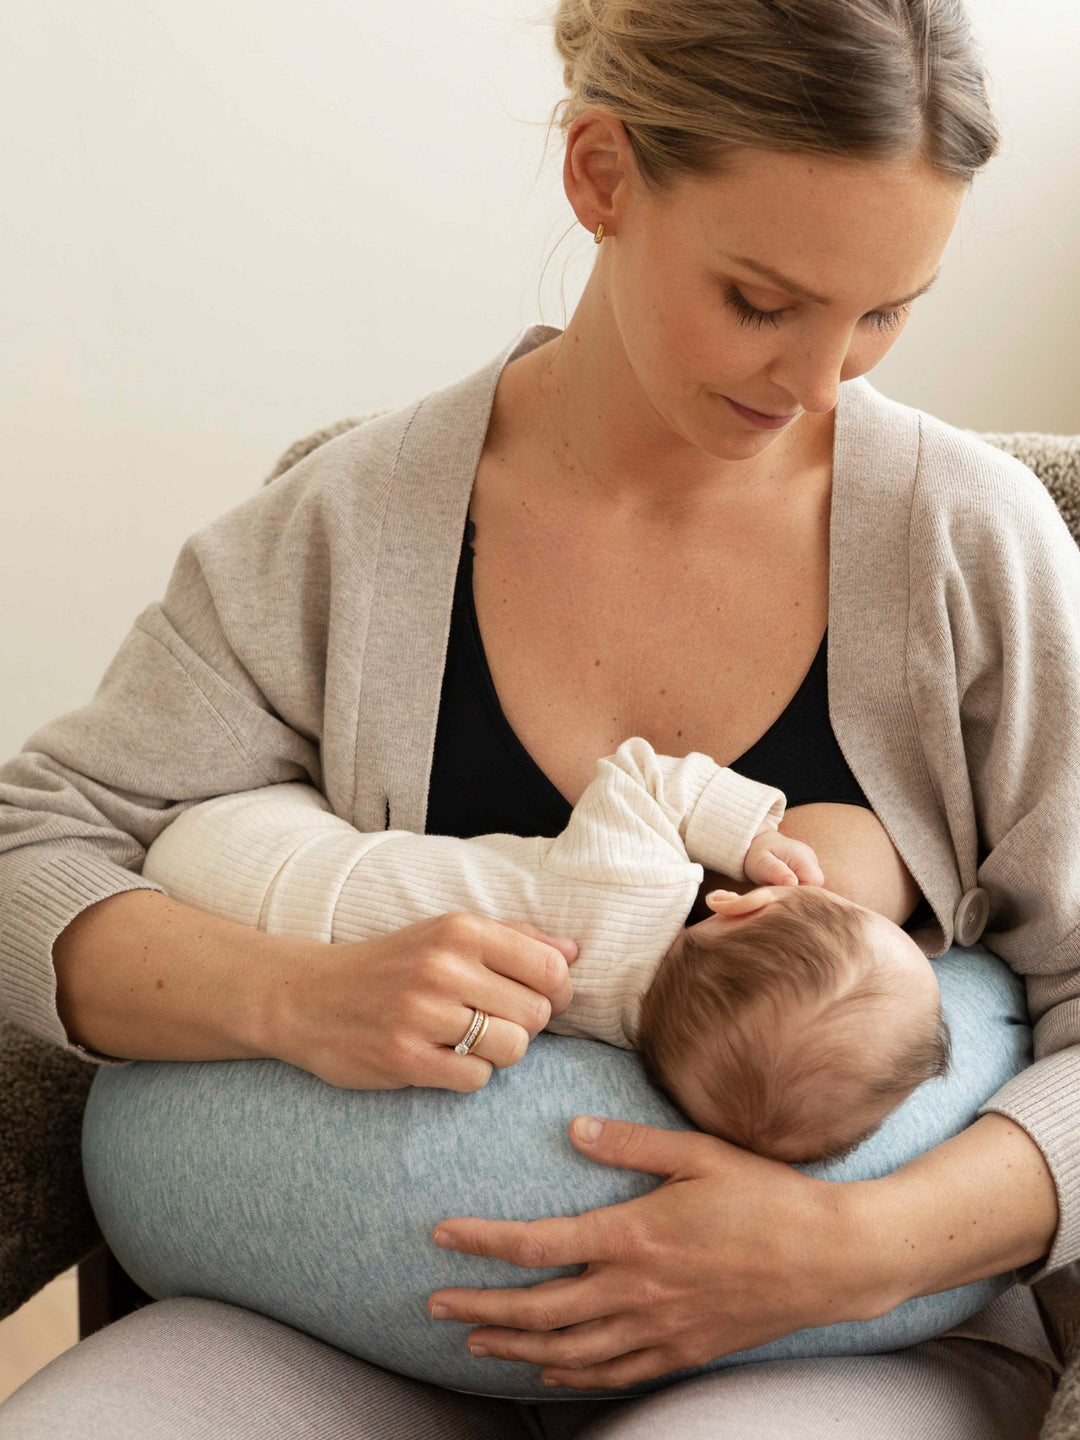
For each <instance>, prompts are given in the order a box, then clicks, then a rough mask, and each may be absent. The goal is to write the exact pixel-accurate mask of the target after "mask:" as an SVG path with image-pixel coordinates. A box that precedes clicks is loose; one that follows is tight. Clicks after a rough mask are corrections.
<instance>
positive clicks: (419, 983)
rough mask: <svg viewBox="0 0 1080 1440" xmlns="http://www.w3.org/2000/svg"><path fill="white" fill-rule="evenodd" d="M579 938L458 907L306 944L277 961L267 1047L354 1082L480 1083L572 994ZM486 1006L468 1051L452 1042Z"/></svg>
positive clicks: (334, 1079)
mask: <svg viewBox="0 0 1080 1440" xmlns="http://www.w3.org/2000/svg"><path fill="white" fill-rule="evenodd" d="M577 954H578V947H577V943H576V942H575V941H573V940H568V939H560V938H557V937H554V936H550V935H546V934H545V933H544V932H543V931H542V930H538V929H537V928H536V927H535V926H534V925H530V924H528V923H526V922H524V921H522V922H518V921H500V920H488V919H485V918H483V917H481V916H478V915H469V914H464V913H459V912H453V913H450V914H447V915H437V916H433V917H431V918H430V919H427V920H420V921H418V922H417V923H416V924H415V925H408V926H406V927H405V928H404V929H402V930H395V931H394V932H392V933H391V934H389V935H382V936H379V937H378V938H376V939H374V940H363V941H357V942H350V943H345V944H333V945H318V946H317V947H316V946H314V945H305V947H304V952H303V955H302V956H301V957H297V956H296V955H295V954H293V955H291V956H290V955H289V954H288V953H287V952H285V953H283V955H282V964H281V967H280V969H279V970H278V975H277V984H278V996H277V998H278V1003H277V1005H276V1007H275V1010H274V1016H273V1022H272V1024H273V1034H272V1036H271V1038H270V1041H269V1043H268V1045H267V1049H268V1051H269V1053H270V1054H271V1055H272V1056H273V1057H274V1058H275V1059H279V1060H284V1061H286V1062H287V1063H288V1064H290V1065H296V1066H297V1067H298V1068H299V1069H301V1070H307V1071H308V1072H309V1073H310V1074H312V1075H316V1076H318V1078H319V1079H320V1080H325V1081H326V1082H327V1084H329V1085H336V1086H338V1087H340V1088H342V1089H346V1090H400V1089H404V1088H405V1087H406V1086H408V1085H425V1086H433V1087H435V1088H439V1089H444V1090H460V1091H469V1090H479V1089H481V1088H482V1087H483V1086H484V1085H486V1084H487V1082H488V1080H489V1079H490V1077H491V1072H492V1070H493V1069H504V1068H505V1067H507V1066H509V1065H516V1064H517V1062H518V1061H519V1060H520V1059H521V1058H522V1056H523V1055H524V1054H525V1052H526V1050H527V1049H528V1046H529V1042H530V1040H532V1039H533V1037H534V1036H535V1035H537V1034H538V1033H539V1032H540V1031H541V1030H542V1029H543V1028H544V1026H545V1025H546V1024H547V1023H548V1021H549V1020H550V1018H551V1017H552V1015H559V1014H561V1013H562V1011H563V1010H565V1009H566V1007H567V1005H569V1003H570V997H571V995H572V993H573V986H572V984H571V981H570V973H569V969H568V965H569V964H572V963H573V961H574V960H575V959H576V958H577ZM474 1008H476V1009H480V1010H485V1011H487V1012H488V1014H489V1016H490V1020H489V1023H488V1027H487V1031H486V1032H485V1034H484V1038H483V1040H482V1041H481V1042H480V1044H479V1045H477V1046H476V1047H475V1048H474V1049H473V1051H472V1052H471V1054H469V1055H458V1054H456V1053H455V1051H454V1046H455V1045H456V1044H457V1043H458V1042H459V1041H460V1040H461V1039H462V1038H463V1037H464V1035H465V1033H466V1031H467V1030H468V1028H469V1025H470V1023H471V1021H472V1018H473V1009H474Z"/></svg>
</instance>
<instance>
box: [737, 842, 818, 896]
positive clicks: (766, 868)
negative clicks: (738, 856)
mask: <svg viewBox="0 0 1080 1440" xmlns="http://www.w3.org/2000/svg"><path fill="white" fill-rule="evenodd" d="M743 872H744V873H745V875H746V878H747V879H748V880H753V881H754V883H755V884H756V885H824V884H825V874H824V871H823V870H822V868H821V866H820V865H819V864H818V861H817V856H816V855H815V854H814V852H813V850H811V849H810V846H809V845H806V844H804V842H803V841H802V840H793V839H792V838H791V836H790V835H781V833H780V831H779V830H772V829H769V830H762V831H761V832H760V834H758V835H755V836H754V838H753V840H751V841H750V845H749V848H748V849H747V852H746V859H745V860H744V861H743Z"/></svg>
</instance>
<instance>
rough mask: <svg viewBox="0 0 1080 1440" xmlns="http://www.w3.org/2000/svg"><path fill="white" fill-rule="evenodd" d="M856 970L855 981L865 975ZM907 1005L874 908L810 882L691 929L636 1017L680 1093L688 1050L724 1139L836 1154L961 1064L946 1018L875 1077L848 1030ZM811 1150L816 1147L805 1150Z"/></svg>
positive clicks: (880, 1060)
mask: <svg viewBox="0 0 1080 1440" xmlns="http://www.w3.org/2000/svg"><path fill="white" fill-rule="evenodd" d="M853 977H854V978H853ZM890 1001H891V1002H892V1003H894V1004H902V1003H903V997H902V996H898V995H897V993H896V988H895V985H890V983H889V980H888V978H887V976H886V974H885V973H884V972H883V971H882V969H881V967H880V966H879V965H878V964H877V963H876V962H875V958H874V954H873V950H872V945H871V932H870V929H869V926H868V923H867V917H866V916H865V915H864V914H863V913H862V912H861V911H859V910H857V909H854V908H853V907H851V906H848V905H842V904H839V903H838V902H836V901H835V900H832V899H831V898H830V897H829V895H828V893H827V892H826V891H823V890H820V889H817V888H815V887H811V886H805V887H804V886H800V887H799V888H798V890H793V891H792V892H791V894H790V896H789V897H788V898H787V899H786V900H784V901H775V902H774V903H772V904H770V905H768V906H766V907H765V908H764V909H763V910H761V911H760V912H759V913H758V914H756V915H753V916H751V917H749V918H748V919H747V920H746V921H745V922H742V923H739V924H737V925H732V926H731V927H730V929H728V928H723V927H721V926H716V925H709V926H706V927H704V928H699V927H696V926H695V927H690V928H688V929H686V930H684V931H683V933H682V935H681V936H679V937H678V938H677V940H676V942H675V944H674V945H673V946H672V947H671V949H670V950H669V951H668V954H667V956H666V957H665V959H664V961H663V963H662V964H661V965H660V967H659V969H658V970H657V972H656V975H655V976H654V978H653V982H652V984H651V985H650V987H649V989H648V991H647V992H646V994H645V996H644V999H643V1000H642V1003H641V1008H640V1011H639V1014H638V1024H637V1035H636V1041H635V1043H636V1045H637V1048H638V1051H639V1053H640V1056H641V1061H642V1065H643V1066H644V1069H645V1073H646V1075H647V1076H648V1078H649V1079H650V1080H651V1081H652V1083H653V1084H654V1085H657V1086H659V1087H660V1088H662V1089H665V1090H667V1091H668V1092H669V1093H670V1094H672V1095H673V1097H674V1098H675V1099H676V1101H678V1093H677V1086H676V1085H675V1083H674V1081H673V1072H674V1071H675V1069H676V1066H677V1064H678V1062H679V1061H680V1060H684V1059H685V1058H686V1057H687V1056H688V1055H691V1056H693V1057H695V1059H696V1060H697V1061H698V1062H699V1063H698V1064H697V1067H696V1075H697V1079H698V1081H699V1083H700V1085H701V1087H702V1090H703V1092H704V1094H705V1096H706V1098H707V1100H708V1103H709V1105H710V1107H711V1110H712V1113H713V1114H715V1115H717V1116H720V1117H723V1125H722V1129H721V1128H718V1129H717V1132H716V1133H718V1134H719V1133H722V1134H723V1136H724V1138H725V1139H727V1140H730V1141H732V1142H733V1143H734V1144H736V1145H742V1146H743V1147H744V1148H746V1149H750V1150H756V1151H758V1152H759V1153H762V1154H769V1153H772V1152H773V1151H774V1149H775V1147H777V1146H778V1145H783V1146H784V1147H785V1151H788V1150H792V1151H793V1153H790V1154H788V1153H785V1155H784V1157H783V1158H786V1159H792V1160H798V1159H826V1158H838V1157H840V1156H842V1155H845V1154H848V1153H850V1151H851V1150H853V1149H854V1148H855V1147H856V1145H858V1144H860V1143H861V1142H862V1141H863V1140H864V1139H866V1138H867V1137H868V1135H870V1134H871V1133H873V1130H874V1129H876V1128H877V1125H878V1124H880V1121H881V1118H883V1115H881V1114H880V1113H879V1114H878V1119H877V1121H876V1123H875V1124H874V1125H873V1126H871V1127H870V1129H863V1130H861V1131H859V1132H857V1133H856V1132H855V1131H853V1129H852V1125H851V1124H850V1123H849V1124H847V1125H845V1123H844V1117H845V1114H846V1113H848V1112H850V1113H852V1114H854V1115H855V1116H856V1118H857V1119H858V1118H860V1117H861V1120H862V1121H863V1123H865V1116H866V1110H865V1109H864V1108H861V1107H869V1108H872V1109H874V1110H875V1111H877V1112H881V1111H882V1109H883V1108H884V1109H886V1110H887V1109H892V1108H895V1106H896V1105H898V1104H900V1102H901V1101H902V1100H904V1099H906V1098H907V1096H908V1095H909V1094H910V1093H911V1092H912V1090H914V1089H915V1088H916V1087H917V1086H918V1085H921V1084H922V1083H923V1082H924V1081H926V1080H930V1079H933V1078H935V1077H937V1076H941V1075H944V1074H945V1073H946V1072H947V1070H948V1066H949V1052H950V1039H949V1031H948V1026H947V1025H946V1023H945V1021H944V1019H943V1017H942V1016H941V1013H940V1009H939V1010H938V1012H937V1015H936V1017H935V1025H934V1028H933V1029H932V1030H931V1029H928V1028H927V1027H926V1026H923V1027H922V1028H921V1029H920V1030H919V1032H918V1033H917V1034H916V1035H914V1036H913V1037H912V1038H910V1039H909V1040H908V1042H907V1043H906V1044H904V1045H903V1046H901V1047H900V1048H899V1049H898V1050H897V1051H896V1053H894V1054H892V1055H890V1056H881V1057H875V1063H874V1066H873V1067H871V1071H870V1072H869V1073H868V1072H867V1070H866V1069H865V1067H864V1065H862V1064H860V1062H859V1060H858V1054H859V1050H858V1047H857V1046H855V1047H853V1046H852V1045H851V1043H850V1037H851V1035H852V1033H853V1030H854V1028H855V1027H857V1025H858V1023H859V1020H860V1017H861V1016H863V1015H864V1014H865V1013H866V1011H867V1010H868V1009H870V1008H872V1007H873V1006H874V1005H876V1004H881V1003H883V1002H884V1003H888V1002H890ZM803 1152H805V1153H803Z"/></svg>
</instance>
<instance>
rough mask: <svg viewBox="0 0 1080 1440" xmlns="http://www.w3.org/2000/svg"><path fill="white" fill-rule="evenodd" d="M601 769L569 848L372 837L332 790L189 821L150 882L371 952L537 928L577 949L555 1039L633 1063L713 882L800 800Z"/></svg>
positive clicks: (536, 840)
mask: <svg viewBox="0 0 1080 1440" xmlns="http://www.w3.org/2000/svg"><path fill="white" fill-rule="evenodd" d="M596 768H597V773H596V776H595V778H594V779H593V780H592V781H591V782H590V784H589V785H588V786H587V787H586V789H585V791H584V793H583V794H582V796H581V799H580V800H579V801H578V803H577V804H576V805H575V806H574V809H573V811H572V813H571V816H570V820H569V823H568V824H567V826H566V829H565V830H563V832H562V833H561V834H560V835H557V836H555V838H554V839H548V838H546V837H537V836H531V837H521V836H518V835H477V836H475V837H474V838H472V839H469V840H460V839H457V838H456V837H454V836H449V835H415V834H413V833H411V832H410V831H407V830H379V831H375V832H374V833H362V832H361V831H359V830H356V829H354V828H353V826H351V825H350V824H348V822H347V821H345V820H342V819H341V818H340V817H338V816H337V815H335V814H334V813H333V812H332V811H331V809H330V806H329V803H328V802H327V801H326V800H325V799H324V797H323V796H322V795H321V794H320V793H319V791H318V790H316V789H314V788H313V787H311V786H308V785H300V784H294V783H286V784H282V785H267V786H264V787H263V788H262V789H258V790H251V791H247V792H243V793H240V794H235V795H223V796H221V797H219V798H217V799H214V800H207V801H204V802H203V803H202V804H199V805H196V806H193V807H192V808H191V809H189V810H186V811H185V812H184V813H183V814H182V815H181V816H180V817H179V819H177V820H175V821H174V822H173V824H171V825H170V826H168V828H167V829H165V830H164V831H162V833H161V835H160V836H159V837H158V838H157V840H155V841H154V843H153V844H152V845H151V846H150V849H149V851H148V853H147V856H146V863H145V865H144V866H143V874H144V875H145V876H146V877H147V878H148V879H150V880H154V881H156V882H157V884H159V885H162V886H164V887H165V889H166V890H167V891H168V893H169V894H170V895H171V896H172V897H173V898H174V899H175V900H180V901H182V902H183V903H184V904H187V905H194V906H196V907H197V908H199V909H200V910H207V911H209V912H210V913H211V914H214V915H219V916H222V917H223V918H225V919H227V920H235V921H237V922H239V923H240V924H244V925H253V926H257V927H258V928H259V929H260V930H264V931H266V932H267V933H269V934H271V935H293V936H297V937H302V938H305V939H310V940H323V941H327V942H331V941H333V942H338V943H340V942H343V941H355V940H371V939H374V938H375V937H376V936H378V935H385V934H387V933H388V932H390V931H393V930H400V929H402V928H403V927H405V926H406V925H412V924H414V923H415V922H416V921H418V920H423V919H425V918H427V917H428V916H431V915H442V914H445V913H447V912H449V911H467V912H469V913H471V914H474V915H483V916H486V917H487V918H489V919H494V920H524V921H528V922H529V923H530V924H533V925H536V926H537V927H538V928H540V929H542V930H544V931H546V932H547V933H548V934H550V935H554V936H568V937H570V938H571V939H573V940H576V941H577V942H578V946H579V955H578V958H577V960H576V962H575V963H574V965H573V966H572V967H571V972H570V973H571V978H572V979H573V982H574V997H573V1000H572V1001H571V1003H570V1006H569V1008H568V1009H567V1010H565V1011H564V1012H563V1013H562V1015H559V1016H557V1017H553V1018H552V1020H551V1022H550V1023H549V1025H548V1027H547V1028H548V1029H549V1030H554V1031H556V1032H557V1033H558V1034H560V1035H579V1036H586V1037H590V1038H593V1039H596V1040H606V1041H607V1042H608V1043H609V1044H612V1045H619V1046H622V1047H623V1048H624V1049H632V1048H633V1046H632V1043H631V1039H630V1037H631V1036H632V1034H633V1033H634V1026H635V1023H636V1019H637V1011H638V1006H639V1004H640V1001H641V998H642V996H643V995H644V994H645V991H646V990H647V989H648V988H649V984H650V983H651V981H652V978H653V975H654V974H655V973H656V968H657V966H658V965H659V963H660V961H661V960H662V959H663V957H664V955H665V954H666V953H667V951H668V950H669V948H670V947H671V945H672V943H673V942H674V940H675V938H676V937H677V935H678V934H679V932H680V930H681V929H682V928H683V925H684V922H685V920H686V917H687V915H688V914H689V913H690V911H691V909H692V908H693V905H694V902H695V901H696V899H697V894H698V890H699V888H700V886H701V882H702V880H703V878H704V869H703V867H705V868H707V869H710V870H718V871H720V872H721V873H723V874H725V875H730V876H731V877H732V878H733V879H735V880H741V879H743V878H744V872H743V860H744V857H745V855H746V850H747V847H748V845H749V844H750V841H751V840H752V839H753V838H754V836H755V835H756V834H757V833H758V832H759V831H760V830H762V829H763V828H766V827H769V828H773V829H775V827H776V826H777V825H778V824H779V822H780V820H781V819H782V818H783V814H784V806H785V803H786V802H785V797H784V795H783V794H782V792H781V791H779V790H776V789H774V788H773V787H772V786H769V785H762V784H759V783H758V782H757V781H756V780H749V779H747V778H746V777H745V776H743V775H739V774H738V773H737V772H736V771H734V770H729V769H725V768H723V767H721V766H720V765H717V763H716V762H715V761H714V760H712V759H710V758H709V756H708V755H702V754H699V753H697V752H695V753H693V754H690V755H687V756H685V757H684V758H682V759H676V758H673V757H672V756H670V755H657V754H656V752H655V751H654V750H653V748H652V746H651V745H650V744H649V743H648V742H647V741H646V740H643V739H642V738H641V737H640V736H633V737H631V738H630V739H629V740H624V741H623V743H622V744H621V745H620V746H619V748H618V750H616V752H615V754H614V755H609V756H607V757H605V758H604V759H602V760H599V761H597V767H596ZM691 857H692V858H691Z"/></svg>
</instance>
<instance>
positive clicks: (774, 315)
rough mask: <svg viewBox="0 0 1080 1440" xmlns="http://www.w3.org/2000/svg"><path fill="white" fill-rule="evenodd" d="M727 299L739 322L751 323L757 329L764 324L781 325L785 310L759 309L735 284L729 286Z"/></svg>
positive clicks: (743, 323) (742, 323)
mask: <svg viewBox="0 0 1080 1440" xmlns="http://www.w3.org/2000/svg"><path fill="white" fill-rule="evenodd" d="M725 299H726V300H727V303H728V304H729V305H730V306H731V308H732V309H733V310H734V311H735V314H736V315H737V316H738V318H739V324H740V325H750V326H752V327H753V328H754V329H755V330H760V329H761V327H762V326H763V325H779V324H780V316H781V315H782V314H783V313H784V312H783V310H759V309H758V308H757V306H756V305H751V304H750V301H749V300H747V298H746V296H745V295H744V294H743V293H742V292H741V291H740V290H738V289H736V287H735V286H734V285H729V286H728V287H727V294H726V296H725Z"/></svg>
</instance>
